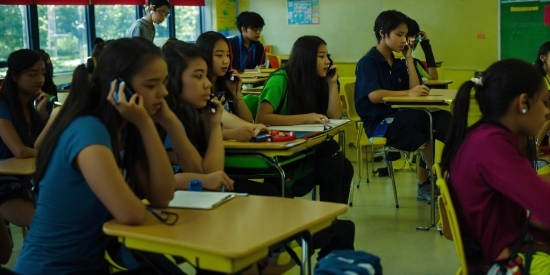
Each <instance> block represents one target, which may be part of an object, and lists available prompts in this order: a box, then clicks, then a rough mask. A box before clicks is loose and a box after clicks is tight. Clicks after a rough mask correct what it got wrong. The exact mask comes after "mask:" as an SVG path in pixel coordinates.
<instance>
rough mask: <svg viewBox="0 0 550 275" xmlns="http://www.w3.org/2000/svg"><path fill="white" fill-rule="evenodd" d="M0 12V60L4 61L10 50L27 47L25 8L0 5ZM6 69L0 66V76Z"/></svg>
mask: <svg viewBox="0 0 550 275" xmlns="http://www.w3.org/2000/svg"><path fill="white" fill-rule="evenodd" d="M0 14H2V16H0V26H2V28H0V37H2V39H0V61H6V60H8V56H9V55H10V53H11V52H13V51H15V50H19V49H23V48H29V38H28V30H27V9H26V7H25V6H23V5H0ZM7 70H8V68H7V67H6V68H0V78H4V76H5V75H6V72H7Z"/></svg>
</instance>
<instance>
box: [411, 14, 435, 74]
mask: <svg viewBox="0 0 550 275" xmlns="http://www.w3.org/2000/svg"><path fill="white" fill-rule="evenodd" d="M407 21H408V22H407V26H408V27H409V31H408V33H407V39H408V43H409V47H410V48H411V49H412V50H415V49H416V47H417V46H418V44H420V47H421V48H422V51H423V52H424V57H425V58H426V65H427V66H426V67H424V64H422V62H421V61H420V60H418V59H417V58H413V59H414V66H415V67H416V69H417V72H418V73H420V77H422V78H427V79H433V80H436V79H438V78H439V76H438V74H437V65H436V63H435V57H434V53H433V51H432V46H431V45H430V39H429V38H428V34H426V32H425V31H422V30H420V26H418V23H417V22H416V21H415V20H414V19H412V18H407Z"/></svg>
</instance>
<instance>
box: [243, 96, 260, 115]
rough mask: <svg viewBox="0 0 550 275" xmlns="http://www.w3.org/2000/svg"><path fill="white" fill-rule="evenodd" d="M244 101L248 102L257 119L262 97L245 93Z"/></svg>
mask: <svg viewBox="0 0 550 275" xmlns="http://www.w3.org/2000/svg"><path fill="white" fill-rule="evenodd" d="M243 100H244V103H246V106H247V107H248V109H249V110H250V112H251V113H252V117H253V118H254V119H256V112H258V105H259V102H260V97H259V96H257V95H244V96H243Z"/></svg>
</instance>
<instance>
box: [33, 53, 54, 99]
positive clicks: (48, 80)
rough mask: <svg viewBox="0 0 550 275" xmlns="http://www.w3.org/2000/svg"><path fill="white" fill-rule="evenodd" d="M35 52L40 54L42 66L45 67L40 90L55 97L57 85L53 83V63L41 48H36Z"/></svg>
mask: <svg viewBox="0 0 550 275" xmlns="http://www.w3.org/2000/svg"><path fill="white" fill-rule="evenodd" d="M36 52H37V53H38V54H39V55H40V57H42V61H44V66H45V68H46V74H45V75H44V85H43V86H42V91H44V92H45V93H47V94H49V95H52V96H55V97H57V85H55V83H54V82H53V64H52V60H51V59H50V55H49V54H48V53H47V52H46V51H44V50H42V49H40V50H36Z"/></svg>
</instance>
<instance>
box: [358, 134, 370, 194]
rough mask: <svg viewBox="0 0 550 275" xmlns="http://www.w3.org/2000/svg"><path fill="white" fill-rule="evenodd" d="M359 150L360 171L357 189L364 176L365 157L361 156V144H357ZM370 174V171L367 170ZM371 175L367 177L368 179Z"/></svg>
mask: <svg viewBox="0 0 550 275" xmlns="http://www.w3.org/2000/svg"><path fill="white" fill-rule="evenodd" d="M356 145H357V146H356V148H357V154H356V155H357V168H358V169H359V179H358V180H357V188H359V184H360V183H361V178H362V176H363V157H362V156H361V144H359V143H356ZM367 173H368V170H367ZM368 177H369V175H367V179H368Z"/></svg>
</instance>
